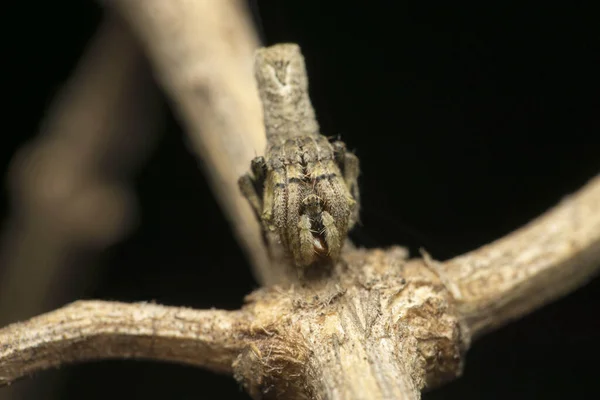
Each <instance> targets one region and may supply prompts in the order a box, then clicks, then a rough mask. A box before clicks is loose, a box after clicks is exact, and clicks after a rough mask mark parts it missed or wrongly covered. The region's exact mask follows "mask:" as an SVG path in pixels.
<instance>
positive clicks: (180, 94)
mask: <svg viewBox="0 0 600 400" xmlns="http://www.w3.org/2000/svg"><path fill="white" fill-rule="evenodd" d="M106 4H107V5H109V6H112V7H113V8H114V9H116V10H118V11H119V12H120V13H121V15H123V17H124V18H125V19H126V20H127V21H128V22H129V24H130V25H131V27H132V28H133V29H134V31H135V32H136V34H137V36H138V37H139V39H140V41H141V43H142V44H143V46H144V48H145V49H146V52H147V54H148V56H149V58H150V60H151V62H152V64H153V66H154V69H155V72H156V74H157V78H158V80H159V82H160V83H161V84H162V86H163V88H164V90H165V92H166V93H167V95H168V96H169V97H170V99H171V101H172V104H173V106H174V108H175V111H176V113H177V115H178V116H179V118H180V120H181V122H182V124H183V125H184V128H185V131H186V133H187V135H188V137H189V139H190V142H191V145H192V148H193V150H194V152H195V153H196V154H197V155H198V158H199V159H201V160H202V163H203V165H204V171H205V174H206V175H207V177H208V178H209V180H210V183H211V185H212V189H213V192H214V193H215V194H216V196H217V198H218V200H219V202H220V205H221V207H222V208H223V210H224V212H225V214H226V216H227V217H228V219H229V220H230V222H231V223H232V225H233V227H234V231H235V234H236V236H237V239H238V241H239V242H240V244H241V245H242V247H243V249H244V250H245V251H246V253H247V254H248V256H249V258H250V260H251V261H252V264H253V266H254V272H255V275H256V277H257V279H258V280H259V281H260V282H261V283H263V284H272V283H276V282H279V281H281V279H280V277H279V276H278V274H277V271H276V270H275V271H273V270H271V268H270V267H269V263H270V261H269V258H268V256H267V253H266V249H265V246H264V244H263V242H262V240H261V235H260V230H259V225H258V222H257V221H256V218H255V217H254V214H253V213H252V211H251V209H250V207H249V206H248V204H247V203H246V201H245V200H244V199H243V198H242V195H241V193H240V190H239V188H238V186H237V180H238V178H239V177H240V176H241V175H242V174H244V173H245V172H246V169H247V168H248V165H250V160H252V158H253V157H254V156H256V155H260V154H262V153H263V151H264V148H265V143H266V140H265V132H264V126H263V124H262V107H261V104H260V100H259V98H258V93H257V90H256V83H255V81H254V77H253V71H252V64H253V60H254V51H255V49H256V46H257V40H256V37H255V33H254V31H253V30H252V27H251V25H250V22H249V18H248V16H247V10H246V9H245V6H244V4H243V2H242V1H241V0H223V1H212V0H198V1H188V0H169V1H164V0H110V1H107V2H106Z"/></svg>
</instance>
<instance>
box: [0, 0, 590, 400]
mask: <svg viewBox="0 0 600 400" xmlns="http://www.w3.org/2000/svg"><path fill="white" fill-rule="evenodd" d="M412 3H415V2H406V3H405V2H401V4H397V5H396V7H391V6H389V5H388V4H391V3H388V2H384V1H370V2H352V1H328V2H323V1H317V0H311V1H306V0H304V1H260V7H258V6H257V2H254V3H253V10H254V12H255V15H256V17H257V19H258V20H260V23H261V25H262V29H261V31H262V33H261V34H262V35H263V39H264V42H265V43H266V44H273V43H276V42H282V41H294V42H298V43H299V44H300V45H301V46H302V48H303V52H304V54H305V57H306V60H307V64H308V71H309V76H310V82H311V95H312V99H313V103H314V105H315V108H316V110H317V113H318V116H319V121H320V123H321V126H322V131H323V133H325V134H327V135H337V134H340V135H341V136H342V138H343V139H344V140H345V141H346V143H347V144H348V146H349V147H350V148H352V149H355V150H356V153H357V154H358V156H359V157H360V159H361V162H362V175H361V181H360V184H361V190H362V198H363V213H362V222H363V226H362V227H360V228H358V229H357V230H356V232H355V233H354V234H353V237H354V239H355V240H356V242H357V243H358V244H359V245H363V246H367V247H374V246H388V245H391V244H403V245H407V246H409V247H410V248H411V250H412V251H413V254H414V252H415V251H416V250H417V249H418V248H419V247H424V248H425V249H427V250H428V251H429V252H430V253H431V254H432V255H433V257H435V258H437V259H447V258H449V257H453V256H455V255H458V254H461V253H463V252H465V251H468V250H471V249H474V248H476V247H478V246H480V245H482V244H484V243H487V242H489V241H491V240H494V239H496V238H498V237H500V236H502V235H504V234H506V233H508V232H510V231H511V230H513V229H515V228H517V227H519V226H521V225H522V224H524V223H526V222H527V221H529V220H531V219H532V218H534V217H536V216H537V215H539V214H540V213H542V212H544V211H545V210H546V209H548V208H549V207H551V206H552V205H554V204H556V203H557V202H558V201H559V200H560V199H561V198H562V197H563V196H564V195H566V194H568V193H571V192H573V191H575V190H577V189H578V188H579V187H581V186H582V185H583V184H584V183H585V182H586V181H587V180H588V179H590V178H591V177H593V176H594V175H595V174H596V173H598V172H599V171H600V157H599V151H598V149H599V147H600V140H599V137H598V132H599V129H600V119H599V118H598V107H599V105H600V104H599V101H598V95H599V94H600V81H599V79H598V65H599V64H598V54H599V51H600V42H599V37H600V36H599V34H600V25H598V23H597V19H596V15H597V14H596V13H595V12H594V10H593V9H592V8H590V9H589V10H586V9H581V8H576V6H574V5H570V3H561V4H560V6H556V8H553V7H552V6H550V5H544V6H543V7H540V6H539V5H538V4H536V5H533V3H531V5H527V4H523V3H519V4H518V5H509V4H508V3H502V5H501V6H494V5H487V4H485V5H480V6H479V7H478V8H474V7H473V4H472V3H471V2H469V3H468V4H467V3H465V4H463V5H457V6H455V7H440V6H436V7H435V8H432V7H427V6H426V5H425V4H426V3H423V2H420V3H419V5H416V4H412ZM32 8H34V9H35V12H32ZM3 16H4V18H5V19H6V20H7V21H8V23H7V24H3V27H2V31H3V34H2V35H1V37H2V42H3V46H2V49H3V57H2V59H3V65H2V71H3V73H2V74H1V76H2V79H3V85H2V88H3V97H4V100H5V105H4V107H3V123H4V127H5V128H4V129H3V133H2V134H1V135H0V155H1V163H2V164H1V166H2V168H3V171H4V170H5V169H6V166H7V164H8V162H9V160H10V157H11V155H12V154H13V153H14V152H15V150H16V149H17V148H18V147H19V146H20V145H21V144H22V143H23V142H24V141H26V140H27V139H29V138H31V137H32V136H33V135H34V134H35V133H36V131H37V128H38V124H39V122H40V119H41V118H42V116H43V115H44V110H45V109H46V107H47V106H48V105H49V104H50V102H51V100H52V98H53V95H54V94H55V93H56V91H57V89H58V88H60V86H61V85H62V83H63V82H64V81H65V80H66V78H67V77H68V75H69V73H70V71H71V70H72V68H73V67H74V65H75V63H76V61H77V60H78V58H79V56H80V54H81V53H82V51H83V49H84V48H85V45H86V42H87V41H88V40H89V38H90V37H91V35H92V34H93V32H94V31H95V28H96V26H97V24H98V22H99V20H100V16H101V10H100V9H99V8H98V7H97V6H96V5H95V4H94V3H93V2H81V1H63V2H38V3H37V4H36V5H35V7H33V6H31V5H30V4H29V3H28V2H20V3H18V2H13V3H12V4H11V5H9V6H8V7H7V8H6V7H5V9H4V12H3ZM182 139H183V135H182V133H181V130H180V128H179V126H178V125H177V123H176V122H175V119H174V118H173V117H170V119H169V122H168V124H167V129H166V132H165V134H164V135H163V136H162V139H161V141H160V143H159V145H158V146H157V151H156V152H155V153H154V155H153V156H152V158H151V159H150V161H149V162H148V164H147V166H146V167H145V168H144V169H143V171H142V172H141V174H140V175H139V178H138V179H137V181H136V185H137V189H138V194H139V199H140V203H141V209H142V223H141V226H140V227H139V228H138V229H137V231H136V232H135V233H134V234H133V235H132V236H130V237H129V238H128V239H127V240H126V241H125V242H123V243H121V244H119V245H117V246H114V248H112V249H111V251H110V254H109V256H108V260H106V262H105V263H104V265H103V266H102V267H101V270H100V273H99V275H100V276H99V280H98V281H97V282H95V284H94V285H92V286H90V287H89V288H86V289H85V290H86V296H85V297H86V298H96V299H113V300H121V301H138V300H156V301H157V302H159V303H163V304H169V305H185V306H192V307H198V308H207V307H219V308H227V309H234V308H237V307H239V306H240V305H241V303H242V298H243V296H244V294H246V293H248V292H249V291H250V290H252V289H253V288H255V287H256V283H255V282H254V280H253V279H252V277H251V275H250V272H249V265H248V263H247V262H246V261H245V259H244V257H243V255H242V253H241V251H240V250H239V248H238V246H237V245H236V242H235V241H234V239H233V237H232V235H231V232H230V229H229V227H228V225H227V223H226V222H225V220H224V218H223V216H222V214H221V213H220V210H219V208H218V206H217V204H216V203H215V201H214V199H213V197H212V195H211V192H210V190H209V188H208V187H207V184H206V181H205V179H204V177H203V175H202V172H201V171H199V170H198V168H197V163H196V161H195V159H194V157H193V155H192V154H191V153H190V152H189V151H188V150H187V149H186V147H185V145H184V142H183V140H182ZM2 209H3V211H5V210H6V193H5V192H3V197H2ZM73 300H74V299H73ZM599 306H600V279H596V280H595V281H593V282H592V283H591V284H590V285H588V286H586V287H585V288H583V289H581V290H579V291H577V292H576V293H574V294H572V295H570V296H568V297H566V298H565V299H563V300H561V301H559V302H557V303H554V304H551V305H549V306H547V307H545V308H543V309H542V310H540V311H538V312H536V313H534V314H532V315H530V316H528V317H527V318H525V319H523V320H521V321H518V322H516V323H513V324H512V325H510V326H508V327H506V328H504V329H501V330H500V331H497V332H495V333H493V334H490V335H488V336H486V337H484V338H482V339H481V340H479V341H477V342H476V343H474V345H473V347H472V349H471V350H470V352H469V353H468V357H467V360H466V361H467V362H466V370H465V374H464V377H463V378H461V379H459V380H457V381H455V382H454V383H451V384H448V385H447V386H445V387H443V388H441V389H439V390H437V391H434V392H432V393H429V394H426V395H425V396H424V398H425V399H443V398H448V399H459V398H460V399H505V398H508V397H509V396H510V398H513V399H528V400H529V399H537V398H546V399H551V398H581V397H583V398H595V397H599V396H598V392H599V391H600V389H599V388H598V373H599V372H600V370H599V368H598V367H597V360H598V359H599V358H600V344H599V343H598V338H599V337H600V336H599V333H600V330H599V329H598V328H597V327H596V321H597V319H598V311H597V310H598V307H599ZM43 374H62V375H63V376H67V377H68V379H66V380H65V381H64V384H63V385H62V386H61V387H60V388H59V390H60V391H59V392H58V393H57V398H60V399H81V398H85V399H90V400H92V399H106V398H114V399H126V398H127V399H138V398H139V399H141V398H144V399H146V400H152V399H164V398H169V399H196V398H213V397H214V398H227V399H229V398H231V399H233V398H240V399H243V398H247V397H246V395H245V394H243V393H242V392H240V390H239V388H238V386H237V384H236V383H235V382H234V381H233V380H232V379H231V378H229V377H222V376H216V375H214V374H212V373H209V372H205V371H203V370H198V369H195V368H189V367H182V366H177V365H167V364H161V363H152V362H135V361H127V362H125V361H105V362H94V363H88V364H84V365H77V366H69V367H64V368H62V369H61V370H60V371H52V372H45V373H43ZM40 375H42V374H40ZM33 379H35V378H33ZM20 384H22V383H20ZM207 391H208V392H207ZM206 393H213V394H210V395H206ZM47 395H50V394H49V393H48V394H47Z"/></svg>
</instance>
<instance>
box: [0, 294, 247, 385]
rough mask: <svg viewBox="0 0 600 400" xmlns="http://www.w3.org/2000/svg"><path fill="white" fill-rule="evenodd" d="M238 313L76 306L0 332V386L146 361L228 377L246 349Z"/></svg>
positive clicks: (143, 306) (113, 304) (143, 305)
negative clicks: (104, 362) (105, 362)
mask: <svg viewBox="0 0 600 400" xmlns="http://www.w3.org/2000/svg"><path fill="white" fill-rule="evenodd" d="M243 326H245V325H244V324H243V323H242V313H241V312H228V311H196V310H191V309H185V308H175V307H164V306H159V305H154V304H147V303H141V304H122V303H116V302H101V301H80V302H76V303H73V304H71V305H68V306H66V307H64V308H61V309H59V310H57V311H54V312H51V313H48V314H45V315H42V316H40V317H36V318H33V319H31V320H29V321H27V322H24V323H17V324H13V325H9V326H8V327H6V328H4V329H2V330H0V386H2V385H6V384H9V383H10V382H12V381H14V380H15V379H17V378H20V377H22V376H26V375H28V374H30V373H32V372H34V371H36V370H43V369H48V368H51V367H55V366H58V365H61V364H65V363H72V362H81V361H87V360H94V359H99V358H103V359H110V358H144V359H156V360H162V361H172V362H179V363H185V364H191V365H197V366H203V367H206V368H210V369H212V370H213V371H218V372H231V364H232V362H233V360H234V359H235V357H237V355H238V354H239V353H240V352H241V351H242V349H243V348H244V346H245V344H246V343H245V342H244V341H243V340H240V339H238V337H237V336H236V332H237V330H238V329H239V327H243Z"/></svg>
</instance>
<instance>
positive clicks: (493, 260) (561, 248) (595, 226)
mask: <svg viewBox="0 0 600 400" xmlns="http://www.w3.org/2000/svg"><path fill="white" fill-rule="evenodd" d="M435 265H436V267H437V270H438V272H439V273H440V276H441V277H442V279H443V280H444V282H445V283H446V286H447V287H448V289H449V290H450V291H451V292H452V295H453V296H454V298H455V299H456V302H457V307H458V309H459V310H460V312H461V314H462V315H463V318H464V319H465V320H466V321H467V323H468V325H469V327H470V329H471V332H472V334H473V335H474V336H477V335H481V334H483V333H485V332H486V331H489V330H492V329H495V328H497V327H499V326H502V325H504V324H506V323H508V322H510V321H511V320H513V319H515V318H518V317H521V316H523V315H526V314H528V313H530V312H531V311H533V310H535V309H536V308H538V307H541V306H543V305H544V304H547V303H549V302H550V301H553V300H555V299H557V298H559V297H561V296H563V295H565V294H567V293H569V292H571V291H573V290H575V289H576V288H578V287H580V286H582V285H583V284H585V283H587V282H588V281H589V280H590V279H591V278H593V277H594V276H595V274H596V273H597V271H598V269H600V176H598V177H596V178H594V179H592V180H591V181H590V182H589V183H588V184H587V185H586V186H585V187H583V188H582V189H580V190H579V192H578V193H576V194H575V195H573V196H569V197H567V198H566V199H564V200H563V201H562V203H561V204H560V205H558V206H557V207H555V208H554V209H553V210H550V211H548V212H547V213H546V214H544V215H543V216H541V217H539V218H538V219H536V220H535V221H533V222H531V223H530V224H528V225H526V226H524V227H523V228H521V229H519V230H517V231H516V232H513V233H511V234H510V235H508V236H506V237H504V238H502V239H500V240H497V241H496V242H493V243H491V244H489V245H487V246H483V247H481V248H480V249H477V250H475V251H473V252H470V253H467V254H465V255H462V256H460V257H456V258H454V259H452V260H449V261H447V262H445V263H442V264H439V263H436V264H435Z"/></svg>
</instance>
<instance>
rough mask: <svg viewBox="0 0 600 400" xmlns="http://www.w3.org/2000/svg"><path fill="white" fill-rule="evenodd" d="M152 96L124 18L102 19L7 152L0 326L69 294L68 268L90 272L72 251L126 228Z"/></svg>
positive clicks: (151, 123)
mask: <svg viewBox="0 0 600 400" xmlns="http://www.w3.org/2000/svg"><path fill="white" fill-rule="evenodd" d="M158 104H159V103H158V98H157V96H156V95H155V91H154V89H153V87H152V84H151V77H150V75H149V74H148V73H147V70H146V67H145V63H144V59H143V56H142V55H141V53H140V52H139V51H138V50H137V48H136V46H135V43H134V41H133V39H132V38H131V36H130V34H129V33H128V32H126V31H125V29H124V27H123V26H122V25H121V24H120V22H118V21H116V20H115V19H111V18H109V19H107V20H106V21H104V23H103V24H102V25H101V27H100V29H99V31H98V33H97V34H96V36H95V38H94V39H93V40H92V42H91V43H90V45H89V48H88V50H87V51H86V53H85V55H84V56H83V59H82V61H81V62H80V63H79V65H78V66H77V69H76V71H75V72H74V74H73V77H72V78H71V79H70V80H69V82H68V83H67V84H66V86H65V88H64V89H63V90H62V91H61V92H60V94H59V96H57V99H56V100H55V102H54V104H53V106H52V107H51V109H50V110H49V112H48V115H47V117H46V119H45V122H44V123H43V125H42V128H41V132H40V134H39V135H38V136H37V137H36V138H35V139H33V140H32V141H31V142H29V143H27V144H26V145H25V146H24V147H23V148H22V149H20V150H19V151H18V152H17V154H16V155H15V157H14V159H13V160H12V164H11V166H10V170H9V173H8V185H9V189H10V194H11V204H12V213H11V215H10V217H9V220H8V222H7V225H6V226H5V229H4V232H3V236H2V243H1V252H0V256H1V257H2V262H1V264H2V273H3V276H2V280H1V286H0V326H1V325H5V324H7V323H9V322H12V321H15V320H19V319H23V318H27V317H30V316H32V315H35V314H39V313H40V312H43V311H46V310H49V309H52V308H55V307H56V306H58V305H59V304H61V303H64V302H65V301H71V300H72V298H73V297H72V294H73V291H74V289H73V288H70V287H68V286H67V282H70V283H73V279H66V276H67V274H69V275H72V274H73V273H75V272H77V274H76V275H75V276H77V277H80V278H83V277H84V276H85V275H86V274H87V272H83V273H81V272H80V271H73V268H75V267H76V266H77V267H82V266H81V264H80V263H83V262H84V260H82V259H79V260H77V261H79V262H75V260H76V259H77V258H78V257H81V256H82V255H85V254H86V253H88V252H94V251H99V250H103V249H104V248H105V247H106V246H109V245H111V244H113V243H115V242H116V241H118V240H119V239H120V238H122V237H123V236H124V235H125V234H126V233H127V232H128V231H129V230H130V229H131V228H132V224H133V222H134V221H135V218H134V216H135V200H134V195H133V193H132V192H131V189H130V188H129V187H128V180H129V179H130V176H131V174H132V173H133V172H134V171H135V169H136V168H137V167H138V166H139V164H140V163H141V161H142V160H144V159H145V157H146V155H147V154H148V152H149V150H150V149H151V147H152V144H153V143H154V141H155V136H156V133H157V126H159V125H160V124H159V122H160V121H158V119H159V118H160V117H159V116H160V112H158V111H157V108H158ZM84 258H85V257H84ZM89 258H93V257H91V255H90V257H89ZM86 264H87V263H86ZM86 268H87V269H89V266H87V267H86ZM75 283H76V284H75V285H74V287H75V288H79V289H80V288H81V287H82V286H83V285H81V283H80V282H79V283H77V282H75ZM25 289H26V290H25Z"/></svg>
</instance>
